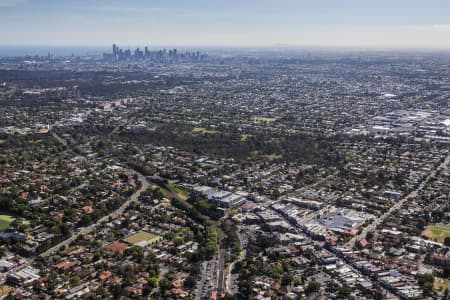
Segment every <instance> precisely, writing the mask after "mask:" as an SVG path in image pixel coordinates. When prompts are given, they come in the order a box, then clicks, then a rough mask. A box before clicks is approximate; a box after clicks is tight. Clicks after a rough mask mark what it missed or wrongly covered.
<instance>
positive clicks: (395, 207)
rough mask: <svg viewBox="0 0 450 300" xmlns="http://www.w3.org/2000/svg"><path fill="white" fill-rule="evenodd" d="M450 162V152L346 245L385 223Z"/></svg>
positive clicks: (353, 244)
mask: <svg viewBox="0 0 450 300" xmlns="http://www.w3.org/2000/svg"><path fill="white" fill-rule="evenodd" d="M449 162H450V154H449V155H447V157H446V158H445V160H444V161H443V162H442V163H441V164H440V165H439V166H438V167H437V168H436V169H434V170H433V171H431V173H430V174H429V175H428V176H427V177H426V178H425V179H424V180H423V181H422V182H421V183H420V185H419V186H418V187H417V188H416V189H415V190H414V191H412V192H410V193H409V194H408V195H406V196H405V197H403V198H402V199H400V201H398V202H397V203H395V204H394V205H393V206H392V207H391V208H390V209H389V210H388V211H386V212H385V213H384V214H383V215H382V216H381V217H379V218H378V219H376V220H375V221H374V222H372V223H371V224H370V225H368V226H367V227H366V228H364V230H363V231H362V232H361V233H360V234H358V235H356V236H354V237H353V238H352V239H351V240H350V241H348V242H347V243H346V244H345V245H344V246H345V247H346V248H348V249H352V248H353V247H354V246H355V243H356V242H357V241H359V240H362V239H364V238H366V236H367V233H368V232H371V231H374V230H375V229H376V228H377V226H378V225H380V224H381V223H383V221H384V220H385V219H386V218H387V217H389V216H390V215H392V213H393V212H395V211H397V210H399V209H400V208H401V207H402V206H403V204H405V202H406V201H408V200H410V199H414V198H416V197H417V196H418V195H419V192H420V191H422V190H423V189H424V188H425V185H426V184H427V183H428V182H430V180H431V179H433V178H434V177H435V176H436V174H437V173H438V172H439V171H440V170H442V169H444V168H446V167H447V166H448V164H449Z"/></svg>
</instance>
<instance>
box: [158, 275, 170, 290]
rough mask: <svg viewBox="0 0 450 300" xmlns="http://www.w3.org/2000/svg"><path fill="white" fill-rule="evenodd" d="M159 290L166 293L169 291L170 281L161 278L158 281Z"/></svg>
mask: <svg viewBox="0 0 450 300" xmlns="http://www.w3.org/2000/svg"><path fill="white" fill-rule="evenodd" d="M159 288H160V289H161V290H162V291H167V290H169V289H170V280H169V279H167V278H162V279H161V280H160V281H159Z"/></svg>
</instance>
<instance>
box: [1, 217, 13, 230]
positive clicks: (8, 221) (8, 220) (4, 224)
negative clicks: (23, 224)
mask: <svg viewBox="0 0 450 300" xmlns="http://www.w3.org/2000/svg"><path fill="white" fill-rule="evenodd" d="M14 220H15V218H14V217H12V216H10V215H0V231H3V230H5V229H8V228H9V225H10V224H11V222H12V221H14Z"/></svg>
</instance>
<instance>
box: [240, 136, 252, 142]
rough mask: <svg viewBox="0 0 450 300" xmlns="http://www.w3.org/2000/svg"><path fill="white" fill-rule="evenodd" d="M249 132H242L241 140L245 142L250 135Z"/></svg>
mask: <svg viewBox="0 0 450 300" xmlns="http://www.w3.org/2000/svg"><path fill="white" fill-rule="evenodd" d="M251 136H252V135H251V134H243V135H241V142H246V141H248V139H249V138H250V137H251Z"/></svg>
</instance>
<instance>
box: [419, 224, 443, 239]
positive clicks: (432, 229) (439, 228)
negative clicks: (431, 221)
mask: <svg viewBox="0 0 450 300" xmlns="http://www.w3.org/2000/svg"><path fill="white" fill-rule="evenodd" d="M422 235H424V236H425V237H427V238H429V239H430V240H433V241H436V242H440V243H443V242H444V240H445V238H446V237H450V226H448V225H444V224H436V225H430V226H428V227H427V228H426V229H425V231H424V232H423V233H422Z"/></svg>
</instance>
